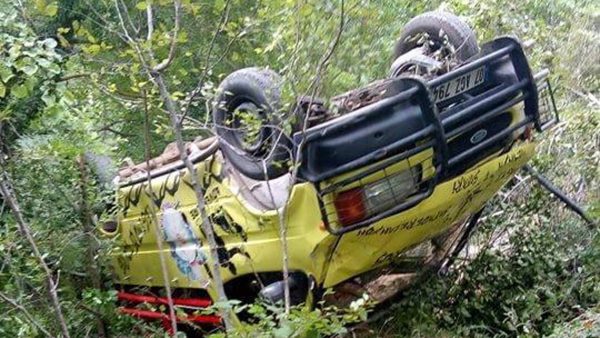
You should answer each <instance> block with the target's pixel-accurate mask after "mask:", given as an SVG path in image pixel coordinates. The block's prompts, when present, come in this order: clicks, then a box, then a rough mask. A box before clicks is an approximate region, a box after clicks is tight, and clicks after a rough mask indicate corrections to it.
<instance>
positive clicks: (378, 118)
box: [294, 37, 558, 234]
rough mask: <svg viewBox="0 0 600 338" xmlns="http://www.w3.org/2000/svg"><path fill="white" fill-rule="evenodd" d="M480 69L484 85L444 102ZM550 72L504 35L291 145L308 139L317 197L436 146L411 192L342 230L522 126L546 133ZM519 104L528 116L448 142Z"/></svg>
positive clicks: (552, 119) (304, 165)
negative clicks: (467, 141)
mask: <svg viewBox="0 0 600 338" xmlns="http://www.w3.org/2000/svg"><path fill="white" fill-rule="evenodd" d="M477 71H479V73H480V74H483V76H484V80H483V81H482V82H481V85H477V86H475V87H473V88H470V89H468V90H466V91H464V92H460V93H459V94H458V95H456V97H450V98H448V99H447V100H443V99H442V100H440V97H442V98H443V96H444V95H442V94H443V91H444V90H446V91H448V88H447V87H448V86H449V85H450V84H454V83H456V82H453V81H454V80H457V79H460V78H461V77H464V76H469V74H473V73H474V72H477ZM547 75H548V74H547V71H544V72H541V73H540V74H537V75H536V76H534V75H533V74H532V72H531V69H530V67H529V64H528V62H527V58H526V57H525V54H524V52H523V48H522V46H521V44H520V42H519V41H518V40H517V39H515V38H512V37H501V38H498V39H496V40H493V41H490V42H488V43H486V44H484V45H483V46H482V47H481V51H480V53H479V54H477V55H476V56H474V57H472V58H471V59H470V60H468V61H467V62H466V63H465V64H464V65H462V66H461V67H459V68H457V69H455V70H453V71H451V72H449V73H446V74H444V75H442V76H439V77H437V78H435V79H433V80H430V81H429V82H425V81H423V80H422V79H419V78H413V77H399V78H397V79H395V80H394V81H393V83H392V85H391V87H392V91H393V92H394V94H393V95H389V96H388V97H386V98H384V99H382V100H380V101H378V102H376V103H373V104H371V105H369V106H366V107H363V108H360V109H358V110H356V111H353V112H351V113H349V114H347V115H344V116H342V117H339V118H337V119H335V120H332V121H329V122H326V123H324V124H321V125H317V126H315V127H312V128H310V129H308V130H307V131H305V132H304V133H296V134H295V135H294V139H295V142H294V143H295V144H296V145H298V144H304V146H303V148H302V151H301V153H300V154H301V158H300V159H299V160H300V163H301V165H300V168H299V176H300V177H301V178H303V179H305V180H308V181H311V182H314V183H316V186H317V188H318V189H319V193H320V195H321V196H324V195H326V194H328V193H331V192H333V191H339V190H340V188H342V187H343V186H345V185H348V184H350V183H352V182H356V181H357V180H360V179H362V178H364V177H366V176H368V175H371V174H373V173H375V172H377V171H379V170H382V169H383V168H386V167H388V166H390V165H392V164H394V163H397V162H400V161H403V160H405V159H408V158H410V157H411V156H414V155H415V154H418V153H420V152H422V151H424V150H426V149H432V158H431V160H432V163H433V167H434V169H435V170H434V171H435V172H434V174H433V175H431V176H430V177H429V178H428V179H427V181H426V182H422V183H423V184H422V186H421V188H420V189H419V190H418V191H417V192H416V193H415V194H413V195H412V196H411V197H409V198H407V199H406V200H404V201H403V202H401V203H398V204H397V205H395V206H394V207H392V208H391V209H389V210H386V211H383V212H381V213H379V214H377V215H375V216H373V217H369V218H368V219H366V220H364V221H360V222H357V223H356V224H352V225H349V226H345V227H343V228H336V227H331V226H329V225H328V226H327V227H328V229H329V230H330V231H331V232H332V233H335V234H340V233H345V232H348V231H352V230H356V229H358V228H362V227H365V226H368V225H369V224H372V223H373V222H376V221H378V220H380V219H383V218H385V217H388V216H391V215H393V214H396V213H399V212H401V211H403V210H406V209H408V208H411V207H412V206H414V205H416V204H417V203H419V202H420V201H422V200H424V199H426V198H427V197H429V196H430V195H431V194H432V192H433V190H434V188H435V186H436V184H437V183H438V182H440V181H442V180H444V179H448V178H451V177H452V176H455V175H456V174H457V172H456V170H453V168H456V167H457V166H460V165H461V163H464V162H465V161H467V160H469V161H471V162H472V160H473V158H474V157H475V158H479V159H481V158H483V157H482V156H483V155H485V154H486V150H487V154H489V150H490V149H491V148H490V147H492V146H493V145H494V144H497V143H499V142H503V140H506V139H507V138H510V137H511V135H513V133H515V132H516V131H518V130H519V129H522V128H524V127H526V126H528V125H533V126H534V127H535V129H536V130H537V131H540V132H541V131H543V130H545V129H546V128H548V127H549V126H551V125H552V124H554V123H556V122H557V121H558V115H557V111H556V107H555V104H554V98H553V95H552V89H551V87H550V83H549V81H548V79H547ZM444 86H446V87H444ZM540 91H543V93H544V94H548V95H544V99H546V101H544V100H542V101H543V103H547V104H548V105H547V107H546V105H544V107H546V108H548V109H547V110H548V112H549V113H548V114H544V113H542V114H541V113H540V111H541V110H542V111H543V109H540ZM434 93H435V98H434ZM440 93H441V94H440ZM435 99H438V102H436V101H435ZM521 102H522V103H523V111H524V114H522V115H521V117H520V119H519V120H516V121H515V120H513V121H511V123H510V125H508V126H506V127H505V128H503V129H502V130H499V131H498V132H496V133H494V134H493V135H490V136H489V137H487V138H484V139H483V140H482V141H481V142H478V143H476V144H474V145H472V146H471V145H469V147H465V148H464V149H460V150H459V151H455V150H453V151H449V143H450V141H451V140H453V139H456V138H458V137H460V136H461V135H463V134H464V133H466V132H470V131H472V130H473V128H477V126H481V125H485V124H486V123H496V122H495V121H496V120H494V119H496V118H497V117H498V116H499V115H500V114H502V113H505V112H506V111H507V109H509V108H510V107H512V106H514V105H517V104H520V103H521ZM300 141H303V142H300ZM295 153H296V152H295ZM478 156H479V157H478ZM471 162H470V163H471ZM463 167H464V166H463ZM358 168H367V169H366V170H363V171H361V172H360V174H357V175H354V176H352V177H350V178H346V179H344V180H343V181H341V182H336V183H335V184H326V185H325V187H324V188H323V189H321V188H320V186H321V184H320V183H323V182H326V180H328V179H330V178H333V177H336V176H339V175H342V174H345V173H348V172H351V171H353V170H356V169H358ZM322 207H323V206H322ZM325 218H328V217H325ZM326 223H328V222H326ZM326 225H327V224H326Z"/></svg>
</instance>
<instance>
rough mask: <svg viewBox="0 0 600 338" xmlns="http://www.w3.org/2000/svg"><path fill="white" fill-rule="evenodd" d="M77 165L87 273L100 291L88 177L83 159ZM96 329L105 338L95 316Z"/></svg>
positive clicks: (103, 329) (99, 321)
mask: <svg viewBox="0 0 600 338" xmlns="http://www.w3.org/2000/svg"><path fill="white" fill-rule="evenodd" d="M77 164H78V166H79V189H80V192H81V206H80V208H79V209H80V211H81V223H82V225H83V230H84V231H85V233H86V235H87V237H88V241H87V245H86V254H87V256H88V257H87V259H88V264H86V265H87V270H88V271H87V272H88V276H89V278H90V279H91V281H92V286H93V287H94V288H95V289H97V290H102V281H101V280H100V272H99V271H98V264H97V262H96V255H97V253H98V244H97V243H96V241H94V238H93V232H94V226H93V225H92V212H91V211H90V207H89V203H88V192H87V186H88V175H87V168H86V163H85V157H84V156H79V158H78V159H77ZM96 328H97V329H98V337H102V338H103V337H106V326H105V324H104V321H103V320H102V317H101V316H96Z"/></svg>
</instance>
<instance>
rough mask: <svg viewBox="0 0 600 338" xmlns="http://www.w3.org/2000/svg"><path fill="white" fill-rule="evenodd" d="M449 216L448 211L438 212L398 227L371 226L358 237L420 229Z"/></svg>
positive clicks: (403, 223)
mask: <svg viewBox="0 0 600 338" xmlns="http://www.w3.org/2000/svg"><path fill="white" fill-rule="evenodd" d="M449 214H450V212H449V210H447V209H446V210H439V211H438V212H436V213H434V214H431V215H426V216H421V217H417V218H413V219H410V220H408V221H405V222H402V223H399V224H396V225H392V226H380V227H374V226H371V227H369V228H366V229H362V230H359V231H358V232H357V235H358V236H376V235H378V236H385V235H391V234H394V233H396V232H398V231H401V230H410V229H412V228H416V227H420V226H423V225H425V224H428V223H431V222H435V221H437V220H439V219H448V216H449Z"/></svg>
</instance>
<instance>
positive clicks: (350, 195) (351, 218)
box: [334, 188, 367, 225]
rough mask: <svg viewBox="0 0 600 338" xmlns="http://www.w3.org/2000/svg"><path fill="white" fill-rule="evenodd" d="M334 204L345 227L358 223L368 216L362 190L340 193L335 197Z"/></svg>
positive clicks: (355, 189)
mask: <svg viewBox="0 0 600 338" xmlns="http://www.w3.org/2000/svg"><path fill="white" fill-rule="evenodd" d="M334 204H335V208H336V210H337V213H338V219H339V221H340V223H342V224H343V225H349V224H352V223H355V222H358V221H360V220H362V219H364V218H365V217H366V216H367V209H366V206H365V201H364V198H363V191H362V189H360V188H354V189H350V190H347V191H344V192H341V193H339V194H338V195H337V196H336V197H335V202H334Z"/></svg>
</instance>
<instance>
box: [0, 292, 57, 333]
mask: <svg viewBox="0 0 600 338" xmlns="http://www.w3.org/2000/svg"><path fill="white" fill-rule="evenodd" d="M0 298H2V299H3V300H4V301H5V302H6V303H8V304H10V305H11V306H12V307H14V308H15V309H17V310H19V311H21V312H22V313H23V315H24V316H25V318H27V320H29V322H31V324H33V326H35V327H36V328H37V329H38V330H40V331H41V332H42V333H43V334H44V335H45V336H46V337H49V338H53V337H54V336H53V335H51V334H50V332H48V331H46V329H44V327H43V326H42V324H40V323H38V321H36V320H35V318H33V316H32V315H31V314H30V313H29V311H27V309H26V308H25V307H23V306H21V305H20V304H19V303H17V301H15V300H14V299H11V298H9V297H8V296H7V295H5V294H4V293H2V292H0Z"/></svg>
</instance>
